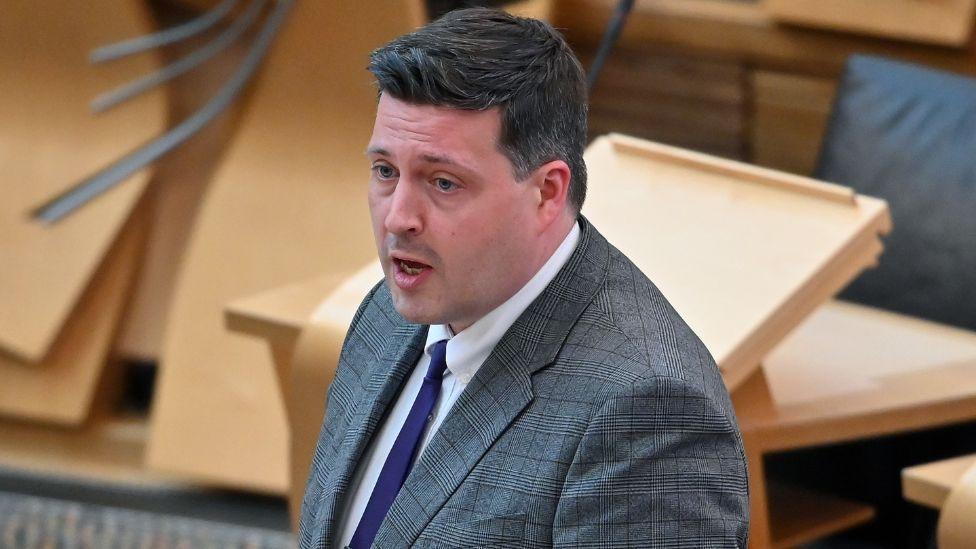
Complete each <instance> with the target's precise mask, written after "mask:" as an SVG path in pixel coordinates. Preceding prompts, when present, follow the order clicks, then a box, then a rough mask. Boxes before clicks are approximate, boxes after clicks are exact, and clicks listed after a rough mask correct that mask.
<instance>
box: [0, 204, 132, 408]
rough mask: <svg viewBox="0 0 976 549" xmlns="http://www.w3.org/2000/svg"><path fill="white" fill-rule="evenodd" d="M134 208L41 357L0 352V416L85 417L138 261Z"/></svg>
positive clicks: (90, 405)
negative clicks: (32, 360) (25, 358)
mask: <svg viewBox="0 0 976 549" xmlns="http://www.w3.org/2000/svg"><path fill="white" fill-rule="evenodd" d="M144 213H145V208H144V207H140V208H138V209H137V210H136V211H135V214H134V215H133V218H132V219H131V220H130V221H129V222H128V223H127V224H126V225H125V228H124V229H123V231H122V234H121V235H120V236H119V238H118V241H117V242H116V243H115V245H114V247H113V248H112V251H111V252H110V253H109V254H108V256H107V257H106V259H105V261H104V263H103V265H102V266H101V267H100V269H99V271H98V273H97V274H96V276H95V277H94V278H93V280H92V282H91V284H90V285H89V287H88V289H87V290H86V292H85V295H84V296H83V297H82V299H81V300H80V301H79V304H78V306H77V307H76V309H75V310H74V311H73V312H72V314H71V316H70V317H69V318H68V321H67V323H66V325H65V328H64V329H63V330H62V331H61V333H60V334H59V335H58V338H57V340H56V341H55V342H54V344H53V345H52V347H51V350H50V352H48V353H47V354H46V355H45V357H44V359H43V360H42V361H41V362H39V363H37V364H25V363H23V362H21V361H18V360H17V359H15V358H12V357H9V356H5V355H0V379H2V380H3V382H2V383H0V414H2V415H7V416H12V417H16V418H19V419H29V420H33V421H42V422H48V423H59V424H64V425H78V424H80V423H81V422H83V421H84V420H85V419H86V418H87V417H88V416H89V411H90V410H91V407H92V399H93V398H94V395H95V389H96V386H97V385H98V382H99V379H100V378H101V374H102V370H103V367H104V366H105V363H106V360H107V358H108V355H109V350H110V348H111V346H112V339H113V336H114V335H115V333H116V327H117V325H118V320H119V318H120V317H121V316H122V310H123V308H124V306H125V304H126V298H127V297H128V296H129V291H128V290H129V288H130V286H131V282H132V280H133V278H134V274H135V272H136V269H137V267H138V265H139V262H140V260H141V259H142V250H143V245H144V243H145V235H146V225H147V220H146V219H145V217H144V215H140V214H144Z"/></svg>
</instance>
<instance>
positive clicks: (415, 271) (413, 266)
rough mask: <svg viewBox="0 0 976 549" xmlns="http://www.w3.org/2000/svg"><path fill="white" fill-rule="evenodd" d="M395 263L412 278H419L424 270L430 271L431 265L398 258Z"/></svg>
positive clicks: (394, 260)
mask: <svg viewBox="0 0 976 549" xmlns="http://www.w3.org/2000/svg"><path fill="white" fill-rule="evenodd" d="M393 262H394V263H395V264H396V266H397V267H398V268H399V269H400V270H401V271H403V272H404V273H406V274H408V275H410V276H417V275H419V274H420V273H422V272H423V271H424V269H429V268H430V265H427V264H425V263H421V262H419V261H411V260H409V259H400V258H398V257H394V258H393Z"/></svg>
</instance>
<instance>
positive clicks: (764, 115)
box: [749, 71, 837, 175]
mask: <svg viewBox="0 0 976 549" xmlns="http://www.w3.org/2000/svg"><path fill="white" fill-rule="evenodd" d="M751 81H752V92H753V101H752V105H753V111H752V125H751V127H750V132H749V133H750V143H751V149H752V161H753V162H755V163H756V164H759V165H760V166H767V167H770V168H775V169H778V170H785V171H788V172H792V173H796V174H801V175H810V174H812V173H813V170H814V168H815V166H816V164H817V158H818V157H819V154H820V143H821V141H822V140H823V136H824V131H825V130H826V128H827V120H828V118H829V117H830V111H831V108H832V106H833V102H834V94H835V91H836V87H837V86H836V83H835V82H834V81H833V80H831V79H828V78H821V77H813V76H804V75H798V74H793V73H786V72H778V71H754V72H753V73H752V75H751Z"/></svg>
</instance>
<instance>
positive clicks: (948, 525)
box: [936, 463, 976, 549]
mask: <svg viewBox="0 0 976 549" xmlns="http://www.w3.org/2000/svg"><path fill="white" fill-rule="evenodd" d="M973 517H976V463H974V464H971V465H970V466H969V468H968V469H966V471H965V472H963V474H962V476H961V478H960V479H959V481H958V482H957V483H956V485H955V486H954V487H953V488H952V490H951V491H950V492H949V495H948V497H947V498H946V501H945V503H944V504H943V505H942V513H941V514H940V515H939V524H938V527H937V529H936V539H937V540H938V544H939V547H940V548H941V549H969V548H970V547H973V546H974V545H976V521H974V520H973Z"/></svg>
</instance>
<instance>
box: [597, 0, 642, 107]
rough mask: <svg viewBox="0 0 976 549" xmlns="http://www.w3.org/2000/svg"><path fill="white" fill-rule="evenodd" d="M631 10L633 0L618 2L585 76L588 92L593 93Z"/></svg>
mask: <svg viewBox="0 0 976 549" xmlns="http://www.w3.org/2000/svg"><path fill="white" fill-rule="evenodd" d="M633 8H634V0H620V2H619V3H618V4H617V9H616V10H614V12H613V17H612V18H611V19H610V22H609V23H607V30H606V31H604V32H603V38H602V39H600V47H599V48H598V49H597V51H596V57H594V58H593V63H592V64H591V65H590V72H589V74H587V75H586V85H587V88H589V90H590V91H593V87H594V86H596V79H597V78H598V77H599V76H600V72H601V71H602V70H603V65H604V64H605V63H606V62H607V58H608V57H610V52H611V51H613V46H614V44H616V43H617V38H619V37H620V32H621V31H622V30H623V28H624V24H625V23H627V16H628V15H629V14H630V10H632V9H633Z"/></svg>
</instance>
